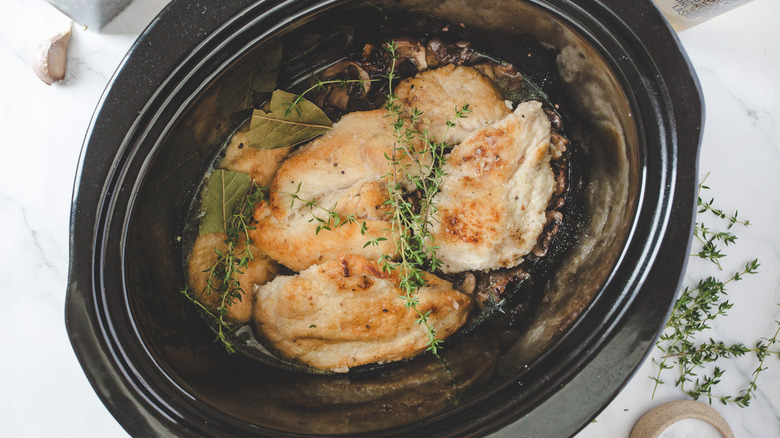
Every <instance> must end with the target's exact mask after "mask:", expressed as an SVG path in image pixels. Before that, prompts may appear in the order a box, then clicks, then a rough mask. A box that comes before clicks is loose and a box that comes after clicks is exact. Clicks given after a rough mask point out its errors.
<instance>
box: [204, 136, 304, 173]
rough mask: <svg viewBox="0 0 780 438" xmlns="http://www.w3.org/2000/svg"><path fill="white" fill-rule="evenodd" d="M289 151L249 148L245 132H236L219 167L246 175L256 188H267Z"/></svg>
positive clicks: (284, 149) (287, 149)
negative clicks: (250, 178)
mask: <svg viewBox="0 0 780 438" xmlns="http://www.w3.org/2000/svg"><path fill="white" fill-rule="evenodd" d="M290 149H291V148H278V149H255V148H253V147H250V146H249V141H248V140H247V138H246V132H236V133H235V134H234V135H233V137H232V138H231V139H230V143H228V146H227V150H226V151H225V157H224V158H223V159H222V161H221V162H220V163H219V167H220V168H221V169H227V170H233V171H236V172H244V173H248V174H249V176H250V177H252V180H253V181H254V182H255V184H257V186H258V187H268V186H270V185H271V181H272V180H273V177H274V175H275V174H276V170H277V169H279V166H280V165H281V164H282V161H284V159H285V158H286V157H287V155H288V154H289V153H290Z"/></svg>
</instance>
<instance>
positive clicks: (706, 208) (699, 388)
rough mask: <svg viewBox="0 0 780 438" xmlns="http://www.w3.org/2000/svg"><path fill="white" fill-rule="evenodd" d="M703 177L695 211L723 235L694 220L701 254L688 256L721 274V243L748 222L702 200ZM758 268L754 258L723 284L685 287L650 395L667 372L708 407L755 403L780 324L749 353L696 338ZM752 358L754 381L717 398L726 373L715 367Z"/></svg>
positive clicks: (662, 342)
mask: <svg viewBox="0 0 780 438" xmlns="http://www.w3.org/2000/svg"><path fill="white" fill-rule="evenodd" d="M705 181H706V177H705V178H704V180H702V182H701V183H700V184H699V196H698V205H699V209H698V212H699V214H700V215H702V214H705V213H710V214H712V215H714V216H715V217H716V218H718V219H721V220H725V221H726V222H727V225H726V227H727V228H726V231H718V232H715V231H712V230H711V229H710V228H708V227H707V226H706V225H704V223H703V222H702V221H701V219H700V220H699V221H697V223H696V226H695V228H694V236H695V238H696V240H697V241H698V242H699V244H700V245H701V250H700V251H699V252H697V253H695V254H692V256H695V257H698V258H700V259H703V260H707V261H709V262H711V263H713V264H715V265H716V266H717V268H718V270H719V271H722V270H723V267H722V266H721V264H720V260H721V259H722V258H723V257H725V254H724V253H723V252H722V251H721V250H720V248H719V246H718V245H719V244H721V243H722V244H723V245H730V244H733V243H735V242H736V240H737V236H736V235H734V234H733V233H732V232H731V229H732V227H733V226H734V225H736V224H740V225H743V226H748V225H750V222H749V221H747V220H740V219H738V216H737V212H736V211H735V212H734V214H731V215H729V214H726V213H724V212H723V210H720V209H718V208H716V207H715V206H714V199H711V200H709V201H705V200H704V199H703V198H702V196H701V192H702V190H708V189H709V187H707V186H706V185H704V182H705ZM759 266H760V264H759V262H758V259H754V260H751V261H748V262H747V263H746V264H745V265H744V267H743V268H742V269H741V270H738V271H737V272H735V273H733V274H732V275H731V276H730V277H728V278H726V279H725V280H721V279H718V278H716V277H715V276H709V277H707V278H704V279H701V280H699V281H698V283H697V284H696V285H695V286H687V287H685V288H684V289H683V291H682V294H681V295H680V297H679V298H678V299H677V301H676V303H675V305H674V307H673V309H672V313H671V316H670V317H669V320H668V321H667V323H666V328H665V330H664V332H663V333H662V334H661V337H660V339H659V341H658V342H657V344H656V347H657V348H658V349H659V350H661V352H662V353H663V355H662V356H661V358H660V360H654V362H655V363H656V364H657V365H658V372H657V373H656V375H655V376H651V379H652V380H653V381H654V382H655V385H654V387H653V396H655V392H656V390H657V389H658V385H661V384H664V383H665V382H664V380H663V379H662V374H663V373H664V372H665V371H667V370H672V369H675V368H676V369H677V378H676V379H675V381H674V384H675V386H677V387H679V388H680V389H681V390H682V391H683V392H684V393H685V394H687V395H688V396H690V397H692V398H693V399H695V400H698V399H699V398H706V399H707V400H708V402H709V403H710V404H711V403H712V401H713V400H717V401H720V402H721V403H723V404H728V403H734V404H736V405H737V406H740V407H746V406H748V405H749V404H750V401H751V400H752V399H753V398H754V394H755V391H756V389H757V384H756V382H757V379H758V376H759V375H760V373H761V372H762V371H763V370H765V369H766V367H765V366H764V361H765V359H766V357H767V356H769V355H770V354H778V356H780V353H778V352H776V351H771V350H770V348H771V347H772V346H773V345H774V344H775V343H777V338H778V333H780V321H775V323H776V324H777V331H776V332H775V334H774V336H772V337H771V338H761V339H760V340H759V341H758V342H757V343H756V345H755V347H754V348H748V347H747V346H746V345H745V344H744V343H735V344H730V345H729V344H726V343H724V342H722V341H715V340H713V339H712V338H710V339H709V340H707V341H704V342H700V341H698V340H697V337H698V336H700V335H701V334H702V333H703V332H704V331H705V330H708V329H710V328H711V325H712V324H714V322H715V321H716V320H720V319H722V318H724V317H726V316H727V315H728V311H729V310H730V309H731V308H732V307H733V304H732V303H731V302H730V301H729V300H728V299H727V296H728V294H727V292H726V286H727V285H729V284H730V283H732V282H737V281H740V280H742V279H743V278H744V277H745V276H746V275H752V274H756V273H757V272H758V268H759ZM748 353H755V354H756V357H757V358H758V360H759V364H758V367H757V368H756V369H755V370H754V371H753V374H752V376H753V378H752V381H751V382H750V383H748V385H747V387H745V388H744V389H742V390H741V391H739V392H738V393H737V394H736V395H728V394H720V393H719V392H718V391H717V385H718V384H719V383H720V382H721V380H722V378H723V376H724V374H725V370H724V369H723V368H721V367H720V366H718V365H717V364H720V363H722V362H723V361H725V360H731V359H734V358H738V357H742V356H745V355H746V354H748ZM708 366H712V367H713V368H712V371H711V372H710V373H706V372H705V373H704V374H702V375H700V373H701V371H702V370H704V369H705V368H706V367H708Z"/></svg>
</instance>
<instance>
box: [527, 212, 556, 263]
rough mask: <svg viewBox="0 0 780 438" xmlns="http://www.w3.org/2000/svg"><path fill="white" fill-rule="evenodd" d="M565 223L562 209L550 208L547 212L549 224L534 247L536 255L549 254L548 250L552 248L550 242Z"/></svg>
mask: <svg viewBox="0 0 780 438" xmlns="http://www.w3.org/2000/svg"><path fill="white" fill-rule="evenodd" d="M561 224H563V213H561V212H560V211H555V210H550V211H548V212H547V224H546V225H545V226H544V230H542V234H541V235H539V240H537V242H536V246H535V247H534V249H533V254H534V255H535V256H536V257H544V256H545V255H547V251H549V250H550V244H551V243H552V241H553V238H555V235H556V234H558V231H559V230H560V228H561Z"/></svg>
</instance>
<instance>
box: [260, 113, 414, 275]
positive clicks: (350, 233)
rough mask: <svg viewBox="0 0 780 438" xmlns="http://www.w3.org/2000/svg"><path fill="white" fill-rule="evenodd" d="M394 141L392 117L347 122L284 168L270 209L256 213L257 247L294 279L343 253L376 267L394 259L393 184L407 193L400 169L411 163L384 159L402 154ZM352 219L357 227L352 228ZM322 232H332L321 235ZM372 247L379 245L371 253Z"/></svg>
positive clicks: (362, 116)
mask: <svg viewBox="0 0 780 438" xmlns="http://www.w3.org/2000/svg"><path fill="white" fill-rule="evenodd" d="M395 141H396V137H395V133H394V131H393V127H392V119H391V118H390V117H389V113H388V112H387V111H384V110H376V111H367V112H355V113H350V114H347V115H345V116H344V117H343V118H342V119H341V120H340V121H339V122H338V123H336V124H335V125H333V129H331V130H330V131H329V132H328V133H326V134H325V135H323V136H322V137H319V138H317V139H315V140H314V141H312V142H311V143H309V144H307V145H305V146H303V147H301V148H300V149H299V150H298V151H296V152H295V153H294V154H292V155H291V156H290V157H289V158H288V159H287V160H286V161H284V163H283V164H282V166H281V167H280V168H279V171H278V173H277V174H276V177H275V178H274V180H273V184H272V185H271V191H270V197H269V201H268V203H263V204H261V205H259V206H258V208H257V210H256V211H255V219H256V221H257V223H256V224H255V230H253V231H251V232H250V235H251V238H252V241H253V242H255V244H256V245H257V246H258V247H259V248H260V249H261V250H262V251H263V252H264V253H266V254H268V255H270V256H271V257H272V258H274V259H275V260H277V261H279V262H280V263H282V264H283V265H285V266H287V267H288V268H290V269H293V270H295V271H302V270H304V269H306V268H308V267H309V266H311V265H313V264H318V263H322V262H325V261H329V260H335V259H336V257H338V256H339V255H340V254H343V253H349V254H359V255H362V256H364V257H367V258H369V259H374V260H378V259H379V257H380V256H381V255H382V254H392V253H394V252H395V244H394V236H395V237H397V236H398V235H399V234H400V232H399V231H398V230H392V229H391V228H392V224H391V222H390V219H391V213H392V208H391V207H390V205H387V203H386V201H387V200H388V199H389V191H388V184H396V183H398V184H401V185H402V186H404V185H408V184H409V181H408V178H406V176H405V174H404V172H403V171H401V170H400V169H401V165H405V164H409V163H411V160H410V159H408V157H407V158H406V159H403V160H402V163H401V165H399V166H396V167H395V169H394V167H393V166H392V165H391V161H390V160H388V158H387V157H392V156H393V154H394V153H398V154H400V153H399V152H397V151H396V152H394V146H393V145H394V143H395ZM416 148H418V146H417V145H413V147H412V148H411V150H417V149H416ZM394 170H395V171H394ZM412 171H414V170H412ZM329 211H333V212H336V213H337V218H336V217H332V216H331V215H330V213H329ZM350 216H351V217H352V218H353V219H354V221H353V222H352V223H348V222H347V219H348V218H349V217H350ZM337 221H338V222H339V223H338V224H337ZM321 225H327V226H328V228H330V229H329V230H327V229H321V230H320V231H319V232H317V228H318V226H321ZM374 239H376V241H377V243H378V244H377V245H368V246H366V243H367V242H369V241H371V240H374ZM382 239H384V240H382Z"/></svg>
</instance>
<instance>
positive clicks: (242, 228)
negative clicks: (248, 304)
mask: <svg viewBox="0 0 780 438" xmlns="http://www.w3.org/2000/svg"><path fill="white" fill-rule="evenodd" d="M265 190H266V189H265V188H263V187H257V186H255V185H254V183H253V184H252V186H251V188H250V190H249V193H247V195H246V196H245V197H244V199H243V200H242V202H241V203H240V204H239V207H238V208H236V210H235V211H234V212H232V214H231V215H230V216H229V217H228V220H227V221H226V224H225V236H226V237H225V244H226V245H227V247H226V248H225V250H224V251H220V250H219V249H218V248H214V252H215V253H216V254H217V260H216V261H215V262H214V264H213V265H211V267H209V268H208V269H206V270H205V271H203V272H208V277H207V279H206V286H205V287H204V288H203V290H202V291H201V292H202V295H204V296H209V295H212V294H217V295H218V296H219V300H218V305H217V307H216V309H215V311H216V313H215V312H214V311H212V310H211V309H209V308H208V307H207V306H205V305H203V303H201V302H200V301H199V300H198V299H197V298H196V297H195V296H193V295H192V294H191V293H190V291H189V288H188V287H185V288H184V290H182V291H181V293H182V294H184V296H186V297H187V298H188V299H189V300H190V301H192V302H193V303H195V305H197V306H198V307H199V308H200V309H201V310H202V311H203V312H204V313H205V314H207V315H209V317H211V318H212V319H213V320H214V322H215V324H216V326H217V328H216V329H217V337H216V339H215V341H219V342H221V343H222V344H223V345H224V346H225V350H226V351H227V352H228V353H235V351H236V350H235V347H234V346H233V343H232V341H231V340H230V337H229V334H230V333H231V332H232V330H233V328H232V326H231V323H230V322H229V320H228V313H229V310H230V306H231V305H233V303H235V302H240V301H241V299H242V295H243V294H244V290H243V289H242V288H241V284H240V283H239V280H238V275H240V274H243V273H244V270H245V269H246V268H247V266H248V265H249V262H250V261H252V260H254V256H253V255H252V251H251V250H250V248H249V245H250V244H251V239H250V238H249V231H250V230H253V229H254V226H253V225H252V224H251V222H252V214H253V212H254V211H255V208H256V207H257V205H258V204H259V203H260V202H261V201H264V200H265V199H266V195H265ZM242 241H243V243H244V244H243V245H242Z"/></svg>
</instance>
